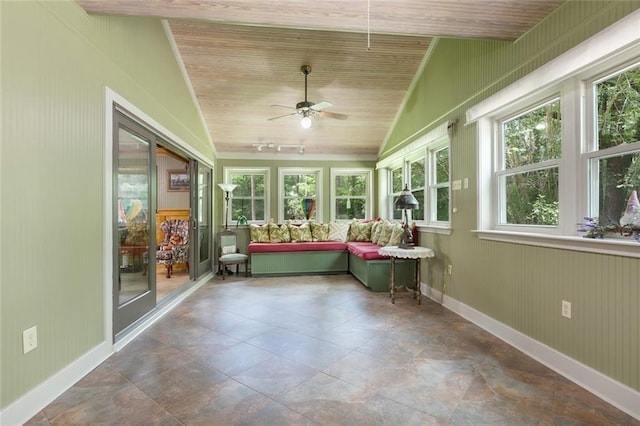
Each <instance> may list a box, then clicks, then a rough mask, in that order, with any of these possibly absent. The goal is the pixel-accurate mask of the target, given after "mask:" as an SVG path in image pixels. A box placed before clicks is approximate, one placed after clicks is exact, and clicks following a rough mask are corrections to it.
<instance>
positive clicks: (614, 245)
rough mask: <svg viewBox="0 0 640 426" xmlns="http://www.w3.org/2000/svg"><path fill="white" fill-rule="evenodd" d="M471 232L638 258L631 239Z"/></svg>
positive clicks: (492, 238)
mask: <svg viewBox="0 0 640 426" xmlns="http://www.w3.org/2000/svg"><path fill="white" fill-rule="evenodd" d="M471 232H474V233H476V234H477V235H478V238H480V239H481V240H489V241H500V242H504V243H514V244H525V245H530V246H538V247H549V248H557V249H564V250H573V251H584V252H589V253H599V254H608V255H613V256H625V257H635V258H640V243H638V242H637V241H635V240H633V239H631V240H629V239H624V240H623V239H616V238H609V239H595V238H583V237H568V236H559V235H542V234H527V233H523V232H506V231H494V230H472V231H471Z"/></svg>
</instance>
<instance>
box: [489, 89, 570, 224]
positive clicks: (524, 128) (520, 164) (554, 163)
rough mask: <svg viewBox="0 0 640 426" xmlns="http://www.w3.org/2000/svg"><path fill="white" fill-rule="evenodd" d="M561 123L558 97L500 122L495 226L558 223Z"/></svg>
mask: <svg viewBox="0 0 640 426" xmlns="http://www.w3.org/2000/svg"><path fill="white" fill-rule="evenodd" d="M561 124H562V122H561V116H560V100H559V99H557V98H556V99H554V100H552V101H550V102H547V103H544V104H542V105H539V106H536V107H535V108H534V109H532V110H530V111H527V112H525V113H523V114H520V115H518V116H516V117H514V118H511V119H509V120H506V121H504V122H502V124H501V129H502V134H501V136H502V138H501V141H502V144H501V150H500V154H501V155H500V160H501V161H500V162H499V165H500V166H499V170H498V171H497V172H496V177H497V182H498V184H499V188H500V189H499V197H500V198H499V199H500V218H499V222H498V223H500V224H510V225H513V224H515V225H557V224H558V202H559V192H558V189H559V186H558V185H559V182H558V170H559V159H560V156H561V152H562V149H561V148H562V126H561Z"/></svg>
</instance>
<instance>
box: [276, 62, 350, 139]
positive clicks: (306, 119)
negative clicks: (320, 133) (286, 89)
mask: <svg viewBox="0 0 640 426" xmlns="http://www.w3.org/2000/svg"><path fill="white" fill-rule="evenodd" d="M300 71H301V72H302V73H303V74H304V101H302V102H298V103H297V104H296V107H295V108H292V107H288V106H284V105H271V106H275V107H279V108H287V109H292V110H294V112H291V113H289V114H285V115H279V116H277V117H272V118H269V120H268V121H271V120H276V119H278V118H282V117H288V116H290V115H296V114H300V115H302V120H301V121H300V125H301V126H302V127H303V128H304V129H308V128H309V127H311V117H312V116H314V115H317V116H318V117H323V118H337V119H338V120H346V119H347V118H348V117H349V116H348V115H346V114H339V113H337V112H328V111H324V110H325V109H326V108H329V107H330V106H331V103H330V102H327V101H322V102H319V103H317V104H316V103H313V102H309V101H308V100H307V76H308V75H309V74H310V73H311V65H303V66H301V67H300Z"/></svg>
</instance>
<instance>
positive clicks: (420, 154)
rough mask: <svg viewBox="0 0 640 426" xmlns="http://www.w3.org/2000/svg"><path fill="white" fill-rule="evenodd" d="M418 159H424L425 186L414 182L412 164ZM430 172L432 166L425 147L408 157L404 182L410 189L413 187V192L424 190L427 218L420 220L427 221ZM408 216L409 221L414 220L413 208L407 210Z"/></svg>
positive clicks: (426, 214)
mask: <svg viewBox="0 0 640 426" xmlns="http://www.w3.org/2000/svg"><path fill="white" fill-rule="evenodd" d="M418 161H422V165H423V169H424V170H423V173H424V185H423V186H420V187H418V186H416V185H414V184H413V175H412V174H411V169H412V167H411V166H412V165H413V163H416V162H418ZM429 174H430V168H429V162H428V161H427V156H426V154H425V150H424V149H420V150H418V151H416V152H414V153H413V155H411V156H409V157H407V158H406V159H405V174H404V176H405V179H404V182H406V183H407V185H408V187H409V189H411V193H412V194H413V193H415V192H417V191H420V190H422V199H423V200H424V205H423V206H422V209H423V210H424V216H425V219H423V220H420V222H425V221H427V220H429V219H428V217H429V213H430V212H429V204H430V203H429V200H428V199H427V188H428V187H429V181H430V179H429ZM403 189H404V185H403ZM402 217H403V220H404V212H403V215H402ZM407 217H408V219H409V222H413V221H414V218H413V210H407Z"/></svg>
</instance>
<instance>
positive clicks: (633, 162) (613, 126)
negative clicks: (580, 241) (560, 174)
mask: <svg viewBox="0 0 640 426" xmlns="http://www.w3.org/2000/svg"><path fill="white" fill-rule="evenodd" d="M594 102H595V103H596V105H597V141H596V144H595V145H596V146H595V147H594V150H596V151H597V153H596V154H595V155H594V156H593V158H592V159H591V162H590V164H589V168H590V172H591V174H592V179H597V182H596V184H595V185H594V187H595V188H597V189H596V191H597V202H598V205H597V206H592V214H593V215H595V216H598V217H599V219H600V222H601V223H607V222H613V223H616V224H617V223H618V221H619V219H620V216H621V213H622V211H623V210H624V208H625V206H626V203H627V199H628V198H629V195H630V194H631V191H633V190H634V189H635V190H640V146H638V145H639V141H640V67H639V66H638V65H635V67H634V68H631V69H629V70H626V71H624V72H621V73H619V74H617V75H614V76H610V77H608V78H606V79H605V80H603V81H600V82H597V83H596V84H594ZM621 151H622V152H621ZM594 198H595V197H594Z"/></svg>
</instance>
